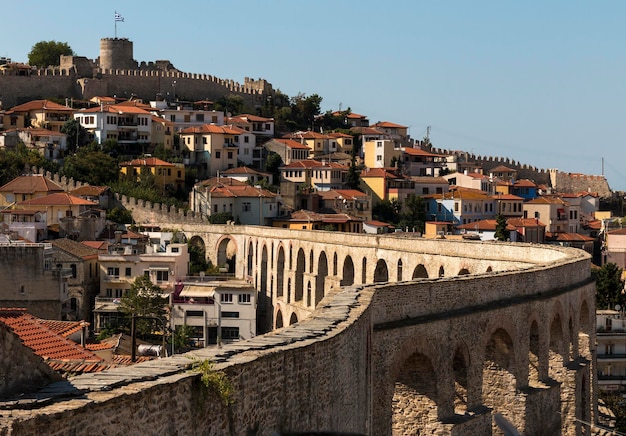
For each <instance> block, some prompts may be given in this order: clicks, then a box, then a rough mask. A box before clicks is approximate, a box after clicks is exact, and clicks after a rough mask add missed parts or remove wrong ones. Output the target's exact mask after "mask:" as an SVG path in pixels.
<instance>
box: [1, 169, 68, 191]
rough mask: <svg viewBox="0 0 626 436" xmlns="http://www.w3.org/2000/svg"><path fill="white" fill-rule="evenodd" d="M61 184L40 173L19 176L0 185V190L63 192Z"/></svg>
mask: <svg viewBox="0 0 626 436" xmlns="http://www.w3.org/2000/svg"><path fill="white" fill-rule="evenodd" d="M63 191H64V189H63V187H62V186H61V185H59V184H58V183H56V182H53V181H52V180H50V179H49V178H47V177H44V176H42V175H40V174H33V175H31V176H19V177H16V178H14V179H13V180H11V181H10V182H9V183H7V184H5V185H3V186H2V187H0V192H10V193H14V194H33V193H35V192H63Z"/></svg>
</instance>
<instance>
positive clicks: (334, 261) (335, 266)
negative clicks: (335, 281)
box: [333, 252, 338, 277]
mask: <svg viewBox="0 0 626 436" xmlns="http://www.w3.org/2000/svg"><path fill="white" fill-rule="evenodd" d="M337 266H338V260H337V253H336V252H335V254H333V276H334V277H337Z"/></svg>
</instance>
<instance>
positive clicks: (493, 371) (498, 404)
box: [483, 328, 523, 434]
mask: <svg viewBox="0 0 626 436" xmlns="http://www.w3.org/2000/svg"><path fill="white" fill-rule="evenodd" d="M514 366H515V354H514V349H513V340H512V339H511V336H509V334H508V333H507V332H506V331H505V330H504V329H501V328H499V329H497V330H496V331H495V332H494V333H493V334H492V335H491V337H490V338H489V342H488V343H487V347H486V348H485V361H484V363H483V404H485V406H487V407H490V408H492V409H493V412H494V415H495V413H501V414H502V415H503V416H504V417H505V418H506V419H508V420H509V421H511V422H512V423H513V425H515V426H516V427H517V428H518V429H521V428H522V426H523V421H521V419H523V417H519V416H517V415H518V414H516V413H515V412H514V410H515V408H514V407H512V405H511V393H512V392H515V389H516V380H515V374H514ZM520 424H521V425H520ZM492 430H493V432H494V434H501V433H500V430H499V429H498V426H497V425H496V424H495V422H494V423H493V424H492Z"/></svg>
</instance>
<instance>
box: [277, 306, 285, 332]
mask: <svg viewBox="0 0 626 436" xmlns="http://www.w3.org/2000/svg"><path fill="white" fill-rule="evenodd" d="M283 325H284V324H283V312H282V310H280V308H279V309H278V311H277V312H276V328H277V329H280V328H283Z"/></svg>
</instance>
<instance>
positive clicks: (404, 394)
mask: <svg viewBox="0 0 626 436" xmlns="http://www.w3.org/2000/svg"><path fill="white" fill-rule="evenodd" d="M437 404H438V392H437V375H436V373H435V370H434V369H433V365H432V363H431V361H430V359H429V358H428V357H426V356H425V355H424V354H421V353H414V354H412V355H411V356H409V357H408V358H407V359H406V360H405V362H404V363H403V364H402V366H401V367H400V370H399V371H398V374H397V375H396V378H395V383H394V391H393V399H392V418H391V426H392V428H391V430H392V433H393V434H421V433H420V432H422V431H426V429H428V428H429V424H430V425H431V426H433V425H435V426H436V425H437V424H438V422H437ZM432 428H433V429H434V427H432Z"/></svg>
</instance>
